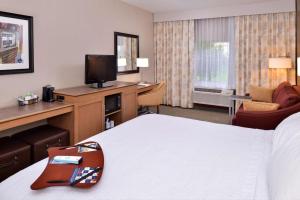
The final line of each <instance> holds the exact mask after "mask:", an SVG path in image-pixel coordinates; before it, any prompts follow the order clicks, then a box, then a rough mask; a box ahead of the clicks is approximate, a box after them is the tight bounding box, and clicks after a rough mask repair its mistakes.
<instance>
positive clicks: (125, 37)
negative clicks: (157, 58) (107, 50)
mask: <svg viewBox="0 0 300 200" xmlns="http://www.w3.org/2000/svg"><path fill="white" fill-rule="evenodd" d="M115 56H116V58H117V67H118V74H131V73H138V72H139V68H138V67H137V65H136V59H137V58H138V57H139V36H137V35H131V34H127V33H119V32H115Z"/></svg>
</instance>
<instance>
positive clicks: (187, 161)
mask: <svg viewBox="0 0 300 200" xmlns="http://www.w3.org/2000/svg"><path fill="white" fill-rule="evenodd" d="M272 140H273V131H264V130H256V129H247V128H241V127H234V126H229V125H221V124H214V123H209V122H201V121H196V120H191V119H184V118H178V117H171V116H164V115H156V114H153V115H144V116H141V117H138V118H136V119H133V120H131V121H129V122H127V123H124V124H122V125H120V126H117V127H115V128H114V129H111V130H109V131H106V132H104V133H101V134H98V135H96V136H94V137H92V138H90V139H88V141H97V142H99V143H100V145H101V146H102V148H103V151H104V156H105V166H104V171H103V176H102V179H101V181H100V183H99V184H97V185H96V186H95V187H93V188H91V189H89V190H82V189H76V188H71V187H53V188H47V189H44V190H40V191H32V190H31V189H30V185H31V184H32V183H33V182H34V180H35V179H36V178H37V177H38V176H39V175H40V174H41V172H42V171H43V169H44V167H45V166H46V163H47V159H45V160H42V161H40V162H38V163H36V164H34V165H33V166H30V167H28V168H26V169H24V170H22V171H20V172H19V173H17V174H16V175H14V176H12V177H10V178H9V179H7V180H5V181H4V182H2V183H0V199H1V200H6V199H7V200H14V199H16V200H37V199H43V200H54V199H55V200H74V199H83V200H95V199H97V200H123V199H124V200H125V199H126V200H135V199H136V200H142V199H147V200H152V199H153V200H173V199H174V200H177V199H178V200H179V199H180V200H181V199H184V200H202V199H203V200H269V197H268V189H267V183H266V167H267V162H268V158H269V157H270V154H271V148H272Z"/></svg>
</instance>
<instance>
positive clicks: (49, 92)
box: [43, 85, 55, 102]
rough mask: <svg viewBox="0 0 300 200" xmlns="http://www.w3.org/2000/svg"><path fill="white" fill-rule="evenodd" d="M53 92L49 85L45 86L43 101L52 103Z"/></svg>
mask: <svg viewBox="0 0 300 200" xmlns="http://www.w3.org/2000/svg"><path fill="white" fill-rule="evenodd" d="M54 90H55V88H54V87H52V86H51V85H46V86H44V87H43V101H45V102H53V101H54Z"/></svg>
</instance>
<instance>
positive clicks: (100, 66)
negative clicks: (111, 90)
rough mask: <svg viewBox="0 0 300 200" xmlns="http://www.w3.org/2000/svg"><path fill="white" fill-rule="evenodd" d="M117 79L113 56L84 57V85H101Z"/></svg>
mask: <svg viewBox="0 0 300 200" xmlns="http://www.w3.org/2000/svg"><path fill="white" fill-rule="evenodd" d="M116 79H117V63H116V57H115V56H113V55H86V56H85V83H86V84H93V83H98V84H102V83H105V82H107V81H114V80H116Z"/></svg>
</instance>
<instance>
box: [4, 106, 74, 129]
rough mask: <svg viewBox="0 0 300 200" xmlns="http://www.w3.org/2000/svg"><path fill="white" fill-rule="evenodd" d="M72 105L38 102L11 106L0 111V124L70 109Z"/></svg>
mask: <svg viewBox="0 0 300 200" xmlns="http://www.w3.org/2000/svg"><path fill="white" fill-rule="evenodd" d="M72 106H73V105H72V104H68V103H62V102H53V103H46V102H39V103H36V104H32V105H26V106H13V107H7V108H2V109H0V124H1V123H5V122H8V121H12V120H17V119H20V118H25V117H29V116H32V115H37V114H41V113H45V112H50V111H55V110H59V109H63V108H68V107H72Z"/></svg>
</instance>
